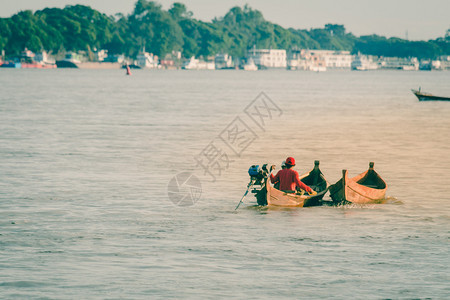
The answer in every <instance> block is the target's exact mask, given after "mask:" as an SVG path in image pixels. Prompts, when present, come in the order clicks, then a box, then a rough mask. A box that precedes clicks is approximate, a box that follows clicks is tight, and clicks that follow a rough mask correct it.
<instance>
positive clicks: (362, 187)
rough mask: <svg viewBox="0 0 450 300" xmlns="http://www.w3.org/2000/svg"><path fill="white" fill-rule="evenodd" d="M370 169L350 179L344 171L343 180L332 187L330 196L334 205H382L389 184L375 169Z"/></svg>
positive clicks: (371, 167) (370, 167)
mask: <svg viewBox="0 0 450 300" xmlns="http://www.w3.org/2000/svg"><path fill="white" fill-rule="evenodd" d="M373 165H374V163H373V162H371V163H369V169H368V170H367V171H365V172H363V173H361V174H359V175H358V176H355V177H353V178H349V177H348V173H347V170H342V178H341V179H340V180H339V181H338V182H336V183H335V184H333V185H331V186H330V188H329V190H330V196H331V199H333V202H334V203H344V204H345V203H348V202H351V203H356V204H370V203H382V202H383V200H385V198H386V189H387V184H386V182H384V180H383V179H382V178H381V177H380V175H378V173H377V172H375V170H374V169H373Z"/></svg>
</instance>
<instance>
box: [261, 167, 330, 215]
mask: <svg viewBox="0 0 450 300" xmlns="http://www.w3.org/2000/svg"><path fill="white" fill-rule="evenodd" d="M300 180H301V181H302V182H303V183H304V184H306V185H308V186H309V187H310V188H312V189H313V190H314V191H316V192H317V194H316V195H309V194H307V193H304V194H298V193H287V192H283V191H280V190H278V189H276V188H274V187H273V186H272V185H271V183H270V178H269V177H268V178H267V179H266V181H265V185H264V187H263V189H261V191H259V193H258V194H259V195H258V194H257V195H256V197H257V199H258V204H259V205H269V206H282V207H308V206H318V205H321V204H322V203H321V201H320V200H322V198H323V196H324V195H325V193H326V192H327V190H328V182H327V180H326V179H325V177H324V176H323V173H322V171H320V169H319V161H318V160H316V161H315V162H314V168H313V169H312V170H311V171H309V172H308V173H305V174H303V175H302V176H300ZM263 193H265V197H261V196H264V194H263ZM258 196H259V197H258ZM261 198H263V199H261ZM264 198H265V199H264ZM264 200H265V201H264ZM264 202H265V203H264Z"/></svg>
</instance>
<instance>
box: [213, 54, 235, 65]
mask: <svg viewBox="0 0 450 300" xmlns="http://www.w3.org/2000/svg"><path fill="white" fill-rule="evenodd" d="M214 63H215V64H216V69H230V68H232V67H233V59H232V57H231V56H230V55H228V54H223V53H221V54H217V55H216V56H215V57H214Z"/></svg>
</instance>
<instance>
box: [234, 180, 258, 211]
mask: <svg viewBox="0 0 450 300" xmlns="http://www.w3.org/2000/svg"><path fill="white" fill-rule="evenodd" d="M254 183H255V181H254V180H252V181H250V182H249V183H248V186H247V191H246V192H245V194H244V196H242V198H241V201H239V203H238V205H237V206H236V208H235V209H234V210H236V209H238V207H239V205H241V203H242V202H243V201H242V200H244V198H245V196H247V194H248V191H250V188H251V187H252V186H253V184H254Z"/></svg>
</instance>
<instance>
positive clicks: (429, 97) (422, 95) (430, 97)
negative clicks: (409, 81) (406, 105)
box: [411, 88, 450, 101]
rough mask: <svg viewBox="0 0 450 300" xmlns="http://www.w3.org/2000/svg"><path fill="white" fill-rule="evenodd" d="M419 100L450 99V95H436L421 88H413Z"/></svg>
mask: <svg viewBox="0 0 450 300" xmlns="http://www.w3.org/2000/svg"><path fill="white" fill-rule="evenodd" d="M411 91H412V92H413V93H414V95H416V97H417V98H418V99H419V101H450V97H442V96H434V95H432V94H429V93H424V92H421V91H420V88H419V90H411Z"/></svg>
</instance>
